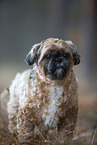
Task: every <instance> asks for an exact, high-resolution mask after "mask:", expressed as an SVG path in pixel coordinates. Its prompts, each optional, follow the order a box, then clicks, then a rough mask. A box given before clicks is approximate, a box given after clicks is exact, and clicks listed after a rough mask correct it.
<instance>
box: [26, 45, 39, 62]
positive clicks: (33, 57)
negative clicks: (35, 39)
mask: <svg viewBox="0 0 97 145" xmlns="http://www.w3.org/2000/svg"><path fill="white" fill-rule="evenodd" d="M40 45H41V43H38V44H35V45H33V46H32V49H31V51H30V52H29V53H28V54H27V56H26V59H25V62H26V63H27V64H28V65H33V64H34V62H36V61H37V58H38V50H39V48H40Z"/></svg>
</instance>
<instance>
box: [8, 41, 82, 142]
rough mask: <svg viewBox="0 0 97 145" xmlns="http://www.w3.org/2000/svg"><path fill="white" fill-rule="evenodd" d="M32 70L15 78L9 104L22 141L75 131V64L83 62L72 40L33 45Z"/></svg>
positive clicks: (29, 60)
mask: <svg viewBox="0 0 97 145" xmlns="http://www.w3.org/2000/svg"><path fill="white" fill-rule="evenodd" d="M26 63H27V64H28V65H30V66H32V68H31V69H28V70H26V71H24V72H23V73H18V74H17V75H16V77H15V79H14V80H13V82H12V84H11V86H10V88H9V94H10V98H9V101H8V104H7V111H8V118H9V129H10V131H11V132H12V133H14V132H16V131H17V133H18V137H19V139H20V140H28V139H31V138H36V137H37V136H41V134H42V136H46V135H48V134H49V135H53V134H54V133H55V134H56V132H57V136H58V137H59V138H60V140H61V136H62V138H65V136H68V134H70V133H73V131H74V128H75V126H76V122H77V114H78V85H77V80H76V77H75V74H74V72H73V65H78V64H79V63H80V56H79V54H78V53H77V50H76V46H75V45H74V44H73V43H72V42H71V41H64V40H62V39H58V38H49V39H47V40H44V41H42V42H40V43H38V44H35V45H34V46H32V49H31V51H30V52H29V53H28V55H27V57H26Z"/></svg>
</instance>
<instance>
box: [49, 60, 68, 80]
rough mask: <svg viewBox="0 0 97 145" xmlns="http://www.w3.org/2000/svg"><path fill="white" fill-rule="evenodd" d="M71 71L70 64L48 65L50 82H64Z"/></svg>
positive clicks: (52, 63)
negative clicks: (69, 70)
mask: <svg viewBox="0 0 97 145" xmlns="http://www.w3.org/2000/svg"><path fill="white" fill-rule="evenodd" d="M68 69H69V63H68V62H62V63H54V62H51V63H49V64H48V71H47V72H48V73H47V74H48V77H49V79H50V80H63V79H64V77H65V76H66V74H67V72H68Z"/></svg>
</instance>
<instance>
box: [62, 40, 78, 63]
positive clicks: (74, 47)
mask: <svg viewBox="0 0 97 145" xmlns="http://www.w3.org/2000/svg"><path fill="white" fill-rule="evenodd" d="M65 42H66V43H67V44H68V45H69V47H70V49H71V51H72V55H73V61H74V65H77V64H79V63H80V55H79V54H78V53H77V48H76V46H75V45H74V43H73V42H72V41H65Z"/></svg>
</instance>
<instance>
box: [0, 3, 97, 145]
mask: <svg viewBox="0 0 97 145" xmlns="http://www.w3.org/2000/svg"><path fill="white" fill-rule="evenodd" d="M49 37H55V38H56V37H58V38H62V39H63V40H71V41H73V42H74V43H75V45H76V46H77V49H78V53H79V54H80V56H81V63H80V64H79V65H77V66H74V70H75V73H76V76H77V78H78V79H79V97H78V100H79V112H78V122H77V127H76V133H75V135H82V133H83V134H84V136H82V137H83V138H82V140H81V138H79V139H78V143H77V144H79V143H80V141H81V143H80V144H79V145H89V144H91V145H97V0H0V93H1V92H2V91H3V90H4V89H5V88H8V87H9V86H10V84H11V82H12V80H13V79H14V77H15V75H16V73H17V72H22V71H24V70H25V69H28V68H29V66H27V64H26V63H25V61H24V60H25V57H26V55H27V53H28V52H29V50H30V49H31V47H32V45H33V44H35V43H39V42H40V41H42V40H45V39H47V38H49ZM1 105H2V103H1ZM2 106H3V105H2ZM4 110H5V108H4V106H3V111H2V110H1V108H0V130H1V129H3V128H4V126H5V121H4V120H6V119H3V117H4V115H6V114H5V112H4ZM5 127H6V126H5ZM0 133H1V134H2V131H1V132H0ZM1 134H0V135H1ZM4 136H5V138H4ZM3 138H4V140H5V139H7V138H8V135H7V138H6V135H5V132H4V135H3ZM9 138H10V135H9ZM1 139H2V136H1Z"/></svg>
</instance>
